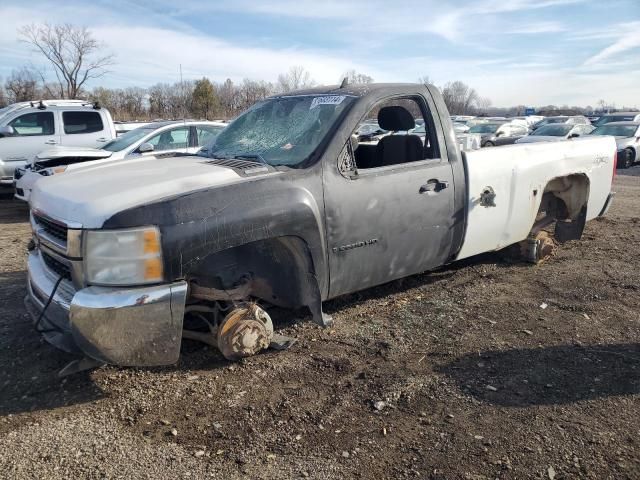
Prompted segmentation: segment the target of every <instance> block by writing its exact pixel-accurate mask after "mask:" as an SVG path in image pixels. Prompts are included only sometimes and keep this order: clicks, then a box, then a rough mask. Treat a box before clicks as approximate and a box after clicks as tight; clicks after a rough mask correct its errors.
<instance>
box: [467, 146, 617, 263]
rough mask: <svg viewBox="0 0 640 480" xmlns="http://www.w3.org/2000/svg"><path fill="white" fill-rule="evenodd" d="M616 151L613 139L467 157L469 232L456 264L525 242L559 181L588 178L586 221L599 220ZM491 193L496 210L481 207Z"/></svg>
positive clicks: (506, 149) (486, 151)
mask: <svg viewBox="0 0 640 480" xmlns="http://www.w3.org/2000/svg"><path fill="white" fill-rule="evenodd" d="M616 151H617V148H616V142H615V140H614V138H613V137H598V138H589V139H578V140H571V141H565V142H554V143H539V144H525V145H513V146H505V147H500V148H491V149H483V150H479V151H473V152H468V153H466V168H467V182H468V183H467V185H468V189H469V190H468V194H469V195H468V206H467V208H468V218H467V229H466V233H465V238H464V242H463V245H462V248H461V250H460V252H459V253H458V256H457V257H456V258H457V259H462V258H466V257H470V256H473V255H477V254H479V253H482V252H490V251H495V250H499V249H501V248H504V247H506V246H508V245H512V244H514V243H517V242H520V241H522V240H525V239H526V238H527V236H528V234H529V232H530V230H531V227H532V226H533V224H534V221H535V218H536V215H537V213H538V209H539V208H540V202H541V200H542V194H543V192H544V189H545V187H546V186H547V184H548V183H549V182H550V181H551V180H553V179H554V178H558V177H564V176H567V175H572V174H582V175H586V176H587V177H588V179H589V193H588V203H587V220H591V219H593V218H595V217H597V216H598V215H599V213H600V212H601V211H602V208H603V207H604V205H605V203H606V201H607V198H608V196H609V193H610V192H611V181H612V177H613V171H614V165H613V163H614V158H615V154H616ZM486 187H491V188H492V189H493V191H494V192H495V195H496V196H495V206H494V207H485V206H482V205H480V196H481V195H482V192H483V191H484V190H485V188H486Z"/></svg>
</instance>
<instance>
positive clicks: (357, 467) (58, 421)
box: [0, 167, 640, 479]
mask: <svg viewBox="0 0 640 480" xmlns="http://www.w3.org/2000/svg"><path fill="white" fill-rule="evenodd" d="M638 170H640V167H636V168H634V169H632V170H630V171H620V173H624V174H621V175H619V176H618V177H617V179H616V182H615V190H616V191H617V192H618V196H617V197H616V200H615V202H614V205H613V207H612V208H611V211H610V212H609V215H608V216H607V217H606V218H604V219H599V220H597V221H593V222H590V223H589V224H588V225H587V229H586V232H585V235H584V238H583V240H582V241H581V242H572V243H570V244H567V245H564V246H562V247H561V248H560V249H559V251H558V253H557V255H556V256H554V257H553V258H551V259H550V260H548V261H547V262H546V263H544V264H542V265H540V266H536V267H533V266H530V265H526V264H518V263H510V262H508V261H506V260H505V259H504V258H503V257H502V256H501V255H500V254H489V255H483V256H481V257H476V258H473V259H470V260H468V261H464V262H462V263H459V264H455V265H451V266H449V267H446V268H443V269H441V270H439V271H437V272H434V273H431V274H425V275H419V276H415V277H411V278H408V279H404V280H403V281H398V282H393V283H391V284H388V285H385V286H382V287H378V288H374V289H370V290H366V291H364V292H360V293H359V294H354V295H351V296H348V297H344V298H341V299H338V300H335V301H332V302H329V303H328V304H327V305H326V310H327V311H328V312H329V313H331V314H332V315H333V316H334V319H335V321H336V323H335V327H333V328H331V329H326V330H323V329H321V328H319V327H317V326H315V325H314V324H312V323H311V322H310V321H309V318H308V317H307V316H306V313H305V312H298V314H297V315H296V314H295V313H294V314H291V313H287V312H283V311H279V310H271V311H270V312H271V314H272V317H273V318H274V319H275V321H276V326H277V327H278V326H279V327H280V329H281V331H282V332H283V333H285V334H287V335H292V336H294V337H296V338H297V339H298V343H297V344H296V345H295V346H294V347H293V348H291V349H290V350H289V351H285V352H279V353H272V352H268V353H266V354H262V355H259V356H256V357H253V358H249V359H246V360H245V361H243V362H241V363H236V364H233V363H230V362H227V361H226V360H224V359H223V357H222V356H221V355H220V354H219V353H217V352H216V351H214V350H213V349H211V348H210V347H207V346H203V345H200V344H196V343H191V342H185V343H184V345H183V353H182V357H181V359H180V362H179V363H178V364H177V365H176V366H173V367H164V368H146V369H145V368H137V369H133V368H115V367H103V368H100V369H98V370H95V371H92V372H84V373H81V374H77V375H75V376H72V377H67V378H66V379H63V380H60V379H58V378H57V376H56V374H57V371H58V370H60V369H61V368H62V367H63V366H64V365H65V364H66V363H68V362H69V361H70V360H71V359H72V357H70V356H68V355H65V354H64V353H61V352H59V351H57V350H55V349H53V348H52V347H49V346H48V345H47V344H46V343H43V342H42V341H41V340H40V339H39V338H38V335H37V334H36V333H35V332H34V331H33V328H32V325H31V321H30V320H29V318H28V317H27V315H26V313H25V311H24V308H23V306H22V297H23V296H24V293H25V250H26V245H27V242H28V240H29V226H28V222H27V217H28V213H27V210H26V208H24V207H23V206H22V205H20V204H18V203H17V202H15V201H12V200H9V199H4V200H0V258H1V259H2V260H1V261H0V472H2V473H1V474H0V475H1V476H2V477H4V478H70V477H71V478H73V477H75V478H158V479H159V478H202V477H210V478H211V477H213V478H248V477H250V478H296V477H309V478H340V479H344V478H353V477H359V478H404V477H408V478H435V479H452V478H468V479H482V478H554V477H555V478H556V479H560V478H576V477H580V478H593V479H603V478H616V479H621V478H640V299H639V297H638V286H639V285H640V256H639V255H638V252H637V246H638V244H639V242H640V178H639V177H638V176H633V175H629V174H634V173H635V174H637V173H638ZM545 306H546V308H543V307H545Z"/></svg>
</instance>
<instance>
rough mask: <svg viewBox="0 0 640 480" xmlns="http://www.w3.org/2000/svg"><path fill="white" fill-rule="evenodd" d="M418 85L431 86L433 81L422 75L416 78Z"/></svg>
mask: <svg viewBox="0 0 640 480" xmlns="http://www.w3.org/2000/svg"><path fill="white" fill-rule="evenodd" d="M418 83H421V84H422V85H431V84H433V81H432V80H431V78H429V75H424V76H422V77H419V78H418Z"/></svg>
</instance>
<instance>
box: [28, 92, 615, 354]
mask: <svg viewBox="0 0 640 480" xmlns="http://www.w3.org/2000/svg"><path fill="white" fill-rule="evenodd" d="M368 120H377V122H378V124H379V125H380V127H381V128H383V129H384V130H387V131H389V132H392V133H391V134H389V135H387V136H385V137H383V138H382V139H380V141H379V142H378V143H377V144H376V143H370V142H367V143H366V144H358V141H357V136H356V135H355V132H356V130H357V128H358V126H359V125H361V124H362V123H363V122H365V121H368ZM416 122H418V123H424V125H425V135H424V136H422V135H421V136H418V135H413V134H412V133H411V131H412V130H413V129H414V128H415V125H416ZM616 150H617V149H616V143H615V140H614V139H613V138H612V137H597V138H589V139H580V140H576V141H572V142H557V143H547V144H535V145H522V146H508V147H504V148H501V149H499V150H493V149H487V150H482V151H474V152H468V153H461V152H460V150H459V148H458V146H457V142H456V137H455V132H454V129H453V126H452V123H451V120H450V118H449V112H448V111H447V109H446V106H445V104H444V102H443V100H442V97H441V95H440V93H439V92H438V90H437V88H435V87H433V86H424V85H412V84H379V85H366V86H349V85H343V86H341V87H324V88H318V89H312V90H306V91H301V92H295V93H289V94H286V95H281V96H275V97H271V98H268V99H266V100H264V101H261V102H259V103H257V104H255V105H254V106H253V107H252V108H250V109H249V110H248V111H247V112H245V113H244V114H242V115H241V116H240V117H238V118H237V119H236V120H235V121H234V122H232V123H231V124H230V125H229V126H228V127H227V128H226V129H225V130H224V131H223V132H222V133H221V134H220V135H219V136H218V137H217V139H216V141H215V143H214V144H213V145H212V146H210V147H209V148H208V150H207V151H205V152H201V153H200V154H199V155H175V156H169V157H165V158H158V159H157V161H154V162H153V168H149V166H148V165H149V162H146V161H136V160H132V161H129V162H127V164H126V166H125V165H124V164H120V162H114V163H112V164H103V165H97V166H95V167H87V168H83V169H79V170H78V171H75V172H71V173H69V174H65V175H55V176H52V177H47V178H44V179H42V181H40V182H38V184H37V185H36V187H35V188H34V191H33V195H32V199H31V201H32V211H31V222H32V227H33V236H34V242H33V243H32V244H31V251H30V252H29V258H28V275H29V281H28V294H27V297H26V305H27V307H28V309H29V310H30V312H31V314H32V316H33V317H34V320H35V322H36V327H37V329H38V330H39V331H40V332H41V333H42V334H43V335H44V337H45V338H46V339H47V340H48V341H49V342H50V343H52V344H53V345H55V346H57V347H59V348H61V349H64V350H67V351H69V352H75V353H78V354H81V355H82V356H83V357H85V358H88V359H92V360H89V361H96V362H102V363H110V364H118V365H127V366H134V365H137V366H144V365H163V364H172V363H174V362H176V361H177V360H178V357H179V353H180V345H181V340H182V338H198V339H201V340H204V341H207V342H208V343H210V344H212V345H216V346H217V347H218V348H219V349H220V350H221V351H222V353H223V354H224V355H225V357H227V358H229V359H237V358H241V357H244V356H247V355H251V354H254V353H257V352H258V351H260V350H261V349H263V348H266V347H267V346H269V344H270V343H271V342H272V340H273V325H272V323H271V320H270V318H269V315H268V314H267V313H266V312H265V310H264V309H263V307H265V306H266V305H277V306H281V307H287V308H298V307H307V308H308V309H309V310H310V312H311V315H312V318H313V320H314V321H315V322H317V323H318V324H320V325H325V326H326V325H328V324H330V323H331V318H330V317H329V316H328V315H327V314H326V313H324V312H323V309H322V305H323V302H324V301H326V300H328V299H331V298H335V297H337V296H339V295H344V294H347V293H350V292H354V291H357V290H361V289H365V288H368V287H372V286H374V285H379V284H382V283H385V282H389V281H391V280H394V279H398V278H401V277H405V276H408V275H413V274H417V273H421V272H425V271H429V270H433V269H435V268H437V267H440V266H442V265H444V264H447V263H450V262H453V261H455V260H459V259H462V258H466V257H470V256H473V255H476V254H479V253H482V252H489V251H495V250H499V249H502V248H505V247H507V246H512V245H513V246H515V249H516V250H518V251H520V252H522V254H523V255H524V256H525V257H526V258H527V259H528V260H530V261H532V262H538V261H540V260H541V259H543V258H544V257H545V256H546V255H548V254H549V252H550V251H552V250H553V249H554V248H555V247H556V245H557V244H558V243H562V242H566V241H568V240H572V239H579V238H580V237H581V235H582V231H583V229H584V226H585V222H586V221H588V220H591V219H593V218H596V217H598V216H600V215H604V214H605V212H606V210H607V208H608V206H609V204H610V201H611V198H612V196H613V194H612V192H611V185H612V180H613V176H614V173H615V168H616ZM185 316H186V317H187V318H189V319H190V320H191V319H192V318H198V319H201V320H202V324H203V325H208V326H207V327H206V331H204V332H203V331H194V329H187V328H185V322H184V321H183V320H184V318H185Z"/></svg>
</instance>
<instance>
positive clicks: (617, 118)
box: [593, 112, 640, 127]
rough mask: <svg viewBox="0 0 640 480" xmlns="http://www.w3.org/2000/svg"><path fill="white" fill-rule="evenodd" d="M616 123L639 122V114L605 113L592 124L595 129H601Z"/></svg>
mask: <svg viewBox="0 0 640 480" xmlns="http://www.w3.org/2000/svg"><path fill="white" fill-rule="evenodd" d="M618 122H640V112H615V113H607V114H606V115H602V116H601V117H600V118H598V119H597V120H596V121H595V122H593V124H594V125H595V126H596V127H601V126H602V125H606V124H607V123H618Z"/></svg>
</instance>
